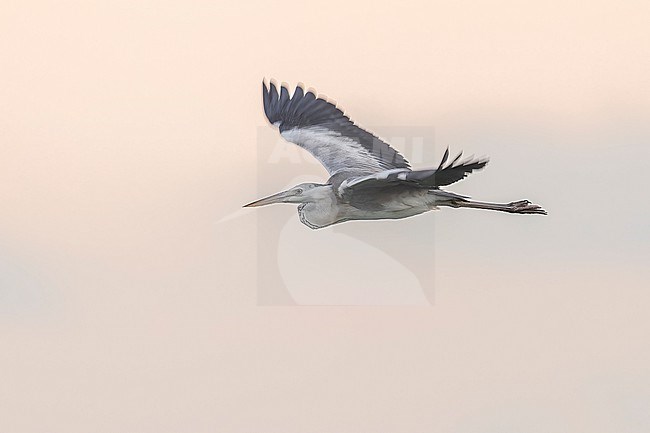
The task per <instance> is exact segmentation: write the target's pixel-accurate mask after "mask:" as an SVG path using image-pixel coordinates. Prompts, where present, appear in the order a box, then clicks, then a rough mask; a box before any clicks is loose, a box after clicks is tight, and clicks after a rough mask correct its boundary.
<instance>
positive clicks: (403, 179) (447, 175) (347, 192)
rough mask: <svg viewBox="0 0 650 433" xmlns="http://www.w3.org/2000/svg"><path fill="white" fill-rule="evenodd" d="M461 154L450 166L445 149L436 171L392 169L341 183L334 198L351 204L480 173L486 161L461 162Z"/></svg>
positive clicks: (429, 187)
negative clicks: (358, 199) (358, 198)
mask: <svg viewBox="0 0 650 433" xmlns="http://www.w3.org/2000/svg"><path fill="white" fill-rule="evenodd" d="M461 156H462V152H461V153H459V154H458V156H456V157H455V158H454V159H453V160H452V161H451V162H447V161H448V159H449V149H447V150H446V151H445V154H444V156H443V157H442V161H441V162H440V165H438V168H435V169H431V170H416V171H411V170H407V169H393V170H386V171H383V172H380V173H373V174H369V175H366V176H359V177H353V178H349V179H345V180H343V181H342V183H341V184H340V185H339V187H338V189H337V194H338V195H339V196H340V197H342V198H343V199H344V200H348V201H350V200H353V199H354V197H355V196H359V195H364V194H366V195H367V194H368V193H369V192H371V191H372V190H378V189H383V190H386V189H388V188H391V187H395V188H400V187H412V188H413V187H414V188H423V189H438V188H439V187H441V186H446V185H450V184H452V183H454V182H458V181H459V180H462V179H464V178H465V177H466V176H467V175H468V174H470V173H471V172H472V171H474V170H480V169H482V168H483V167H485V165H486V164H487V163H488V159H487V158H478V159H475V158H471V157H470V158H468V159H465V160H462V161H461Z"/></svg>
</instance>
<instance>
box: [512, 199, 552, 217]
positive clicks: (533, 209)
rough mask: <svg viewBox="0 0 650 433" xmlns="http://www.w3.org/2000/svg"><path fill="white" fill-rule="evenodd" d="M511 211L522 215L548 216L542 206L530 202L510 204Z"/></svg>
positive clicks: (520, 201) (523, 201)
mask: <svg viewBox="0 0 650 433" xmlns="http://www.w3.org/2000/svg"><path fill="white" fill-rule="evenodd" d="M508 206H509V208H510V209H509V210H508V212H511V213H521V214H540V215H546V211H545V210H544V209H542V208H541V206H539V205H536V204H533V203H531V202H530V201H528V200H519V201H513V202H512V203H508Z"/></svg>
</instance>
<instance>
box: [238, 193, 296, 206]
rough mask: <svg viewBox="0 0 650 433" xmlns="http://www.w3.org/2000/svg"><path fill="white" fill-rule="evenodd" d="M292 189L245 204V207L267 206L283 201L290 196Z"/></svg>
mask: <svg viewBox="0 0 650 433" xmlns="http://www.w3.org/2000/svg"><path fill="white" fill-rule="evenodd" d="M289 192H290V191H282V192H279V193H277V194H273V195H270V196H268V197H264V198H261V199H259V200H256V201H254V202H252V203H248V204H245V205H244V207H257V206H266V205H267V204H273V203H282V202H283V201H284V199H285V198H287V197H289V196H290V195H291V194H289Z"/></svg>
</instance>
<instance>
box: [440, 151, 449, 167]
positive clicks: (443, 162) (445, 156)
mask: <svg viewBox="0 0 650 433" xmlns="http://www.w3.org/2000/svg"><path fill="white" fill-rule="evenodd" d="M447 158H449V146H447V149H446V150H445V154H444V155H442V161H440V165H439V166H438V170H440V169H441V168H442V166H443V165H445V162H447Z"/></svg>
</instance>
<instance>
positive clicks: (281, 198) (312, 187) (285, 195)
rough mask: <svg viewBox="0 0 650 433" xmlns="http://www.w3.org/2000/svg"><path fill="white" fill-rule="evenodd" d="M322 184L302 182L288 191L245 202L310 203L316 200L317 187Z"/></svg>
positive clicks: (251, 204) (250, 204) (248, 205)
mask: <svg viewBox="0 0 650 433" xmlns="http://www.w3.org/2000/svg"><path fill="white" fill-rule="evenodd" d="M322 186H324V185H321V184H318V183H301V184H300V185H296V186H294V187H293V188H291V189H288V190H286V191H282V192H279V193H277V194H273V195H270V196H268V197H264V198H261V199H259V200H256V201H254V202H252V203H248V204H245V205H244V207H257V206H265V205H267V204H274V203H308V202H310V201H312V200H314V198H315V194H314V193H315V191H316V189H317V188H318V187H322Z"/></svg>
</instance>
